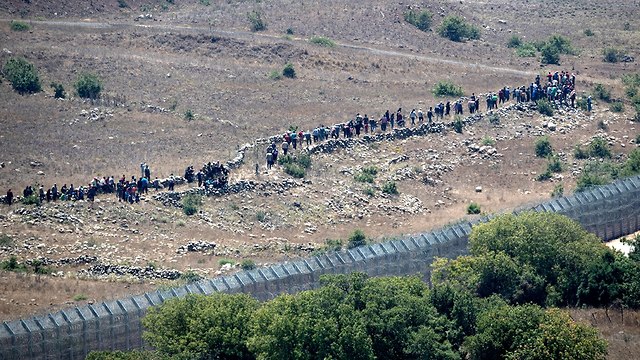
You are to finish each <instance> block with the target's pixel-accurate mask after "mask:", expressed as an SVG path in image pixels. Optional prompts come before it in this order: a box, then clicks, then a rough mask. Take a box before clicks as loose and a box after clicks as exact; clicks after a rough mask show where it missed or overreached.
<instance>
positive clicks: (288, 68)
mask: <svg viewBox="0 0 640 360" xmlns="http://www.w3.org/2000/svg"><path fill="white" fill-rule="evenodd" d="M282 76H284V77H288V78H289V79H295V78H296V69H294V68H293V64H292V63H287V64H286V65H285V66H284V69H282Z"/></svg>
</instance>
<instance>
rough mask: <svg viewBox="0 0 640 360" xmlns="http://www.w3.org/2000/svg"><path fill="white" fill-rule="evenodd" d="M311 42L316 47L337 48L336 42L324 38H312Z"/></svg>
mask: <svg viewBox="0 0 640 360" xmlns="http://www.w3.org/2000/svg"><path fill="white" fill-rule="evenodd" d="M309 42H310V43H312V44H314V45H319V46H324V47H328V48H332V47H335V46H336V43H335V41H333V40H331V39H329V38H327V37H324V36H312V37H311V39H309Z"/></svg>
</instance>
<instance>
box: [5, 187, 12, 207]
mask: <svg viewBox="0 0 640 360" xmlns="http://www.w3.org/2000/svg"><path fill="white" fill-rule="evenodd" d="M5 202H6V203H7V205H9V206H10V205H11V204H13V192H12V191H11V189H9V190H7V197H6V198H5Z"/></svg>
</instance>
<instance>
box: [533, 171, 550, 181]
mask: <svg viewBox="0 0 640 360" xmlns="http://www.w3.org/2000/svg"><path fill="white" fill-rule="evenodd" d="M549 179H551V171H549V170H547V171H545V172H543V173H542V174H540V175H538V176H536V180H537V181H545V180H549Z"/></svg>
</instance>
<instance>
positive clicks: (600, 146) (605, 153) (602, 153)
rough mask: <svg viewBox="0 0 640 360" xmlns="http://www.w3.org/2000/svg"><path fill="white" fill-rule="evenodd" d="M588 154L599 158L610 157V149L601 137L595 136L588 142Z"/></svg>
mask: <svg viewBox="0 0 640 360" xmlns="http://www.w3.org/2000/svg"><path fill="white" fill-rule="evenodd" d="M589 155H591V156H592V157H599V158H603V159H604V158H610V157H611V150H610V149H609V144H607V142H606V141H605V140H604V139H603V138H599V137H598V138H595V139H593V140H591V143H590V144H589Z"/></svg>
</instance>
